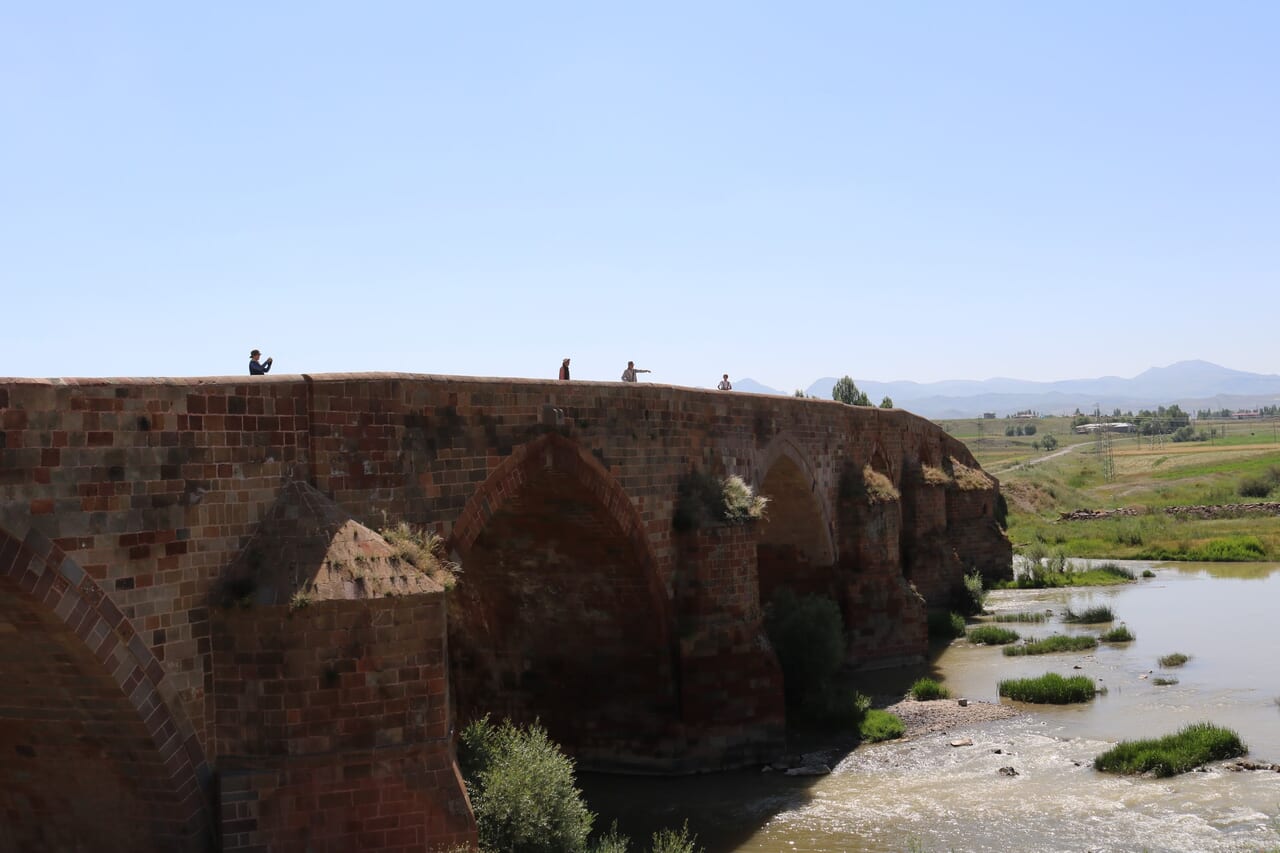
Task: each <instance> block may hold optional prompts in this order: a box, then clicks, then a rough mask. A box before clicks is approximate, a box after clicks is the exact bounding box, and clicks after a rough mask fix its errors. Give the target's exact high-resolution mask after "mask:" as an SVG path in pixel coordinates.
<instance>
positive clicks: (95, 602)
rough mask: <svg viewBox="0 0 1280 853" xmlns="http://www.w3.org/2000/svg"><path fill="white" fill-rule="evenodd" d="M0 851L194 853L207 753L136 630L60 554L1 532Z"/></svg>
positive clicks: (204, 816)
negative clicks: (183, 852) (181, 852)
mask: <svg viewBox="0 0 1280 853" xmlns="http://www.w3.org/2000/svg"><path fill="white" fill-rule="evenodd" d="M0 639H2V642H0V683H3V684H4V690H3V691H2V692H0V717H3V718H4V719H5V725H4V726H3V727H2V728H0V754H3V755H5V756H6V759H5V760H4V761H3V762H0V815H4V820H3V821H0V848H3V849H77V850H78V849H93V850H119V851H134V850H156V851H168V850H203V849H206V848H207V846H208V844H209V843H210V840H211V838H212V829H211V827H212V820H211V815H210V812H209V805H208V804H209V795H210V792H209V790H208V784H207V780H208V778H209V772H208V767H207V764H206V761H205V757H204V752H203V749H202V747H201V745H200V743H199V740H198V739H197V737H196V735H195V734H194V730H193V728H192V726H191V724H190V722H189V721H188V720H187V719H186V717H185V715H184V714H183V713H182V711H181V709H180V706H179V704H178V703H177V702H173V701H169V699H167V698H166V694H167V685H166V684H165V673H164V669H163V667H162V666H161V665H160V662H159V661H158V660H157V659H156V657H155V655H154V654H153V653H152V651H151V649H150V648H149V647H148V645H147V644H146V643H145V642H144V641H143V640H142V638H141V637H139V636H138V635H137V633H136V630H135V628H134V626H133V624H132V623H131V622H130V620H129V619H128V618H126V617H125V616H124V615H123V614H122V613H121V612H120V610H119V609H118V608H117V607H116V606H115V604H114V603H113V602H112V601H111V599H110V597H108V596H106V595H105V594H104V592H103V590H102V588H101V587H100V586H99V585H98V584H97V583H96V582H95V581H94V580H93V578H92V577H90V576H89V575H88V574H86V573H85V571H84V570H83V569H82V568H81V567H80V566H79V565H78V564H77V563H76V562H75V561H74V560H72V559H70V558H69V557H67V556H66V555H65V554H64V553H63V552H62V551H61V550H60V549H59V548H58V547H57V546H55V545H53V544H52V543H50V542H49V541H48V540H47V539H45V538H44V537H43V536H41V535H40V534H38V533H35V532H32V533H30V534H28V535H27V537H26V538H25V540H20V539H18V538H17V537H16V536H13V535H12V534H10V533H9V532H8V531H6V530H3V529H0Z"/></svg>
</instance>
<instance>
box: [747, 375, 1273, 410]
mask: <svg viewBox="0 0 1280 853" xmlns="http://www.w3.org/2000/svg"><path fill="white" fill-rule="evenodd" d="M854 381H855V382H856V383H857V385H858V389H859V390H861V391H865V392H866V394H867V396H868V397H870V398H871V401H872V402H873V403H879V402H880V401H881V400H882V399H884V397H885V395H888V396H889V397H891V398H892V399H893V402H894V405H896V406H898V407H899V408H902V409H908V410H910V411H912V412H915V413H916V414H918V415H923V416H924V417H926V418H969V417H979V416H981V415H982V414H983V413H984V412H994V413H995V414H996V416H997V417H1003V416H1004V415H1010V414H1013V413H1015V412H1020V411H1025V410H1027V409H1031V410H1032V411H1035V412H1039V413H1041V414H1046V415H1051V414H1052V415H1056V414H1071V413H1072V412H1074V411H1075V410H1076V409H1079V410H1080V411H1082V412H1091V411H1093V409H1094V407H1095V406H1098V407H1100V408H1101V409H1102V410H1103V411H1104V412H1110V411H1112V410H1113V409H1116V408H1119V409H1120V410H1121V411H1129V410H1131V409H1132V410H1134V411H1137V410H1138V409H1149V408H1154V407H1155V406H1167V405H1169V404H1170V403H1177V404H1178V405H1179V406H1181V407H1182V408H1183V409H1186V410H1187V411H1190V412H1194V411H1195V410H1197V409H1251V408H1256V407H1258V406H1262V405H1274V404H1276V403H1280V375H1276V374H1274V373H1247V372H1245V371H1242V370H1231V369H1230V368H1226V367H1220V366H1219V365H1216V364H1211V363H1210V362H1207V361H1180V362H1178V363H1176V364H1171V365H1169V366H1168V367H1153V368H1151V369H1150V370H1146V371H1143V372H1142V373H1140V374H1138V375H1137V376H1135V377H1133V378H1132V379H1123V378H1121V377H1119V376H1102V377H1099V378H1097V379H1063V380H1060V381H1057V382H1031V381H1028V380H1025V379H1006V378H996V379H984V380H982V381H977V380H971V379H949V380H944V381H942V382H907V381H898V382H875V381H872V380H863V379H857V378H855V379H854ZM835 384H836V379H835V378H834V377H830V376H827V377H823V378H822V379H819V380H817V381H816V382H814V383H813V384H812V385H810V386H809V387H808V388H806V389H805V393H806V394H808V395H809V396H812V397H821V398H822V399H824V400H830V399H831V389H832V388H833V387H835ZM733 387H734V389H736V390H738V391H749V392H754V393H757V394H788V393H791V392H785V391H778V390H776V389H773V388H769V387H768V386H765V385H761V384H760V383H759V382H756V381H755V380H753V379H736V380H734V383H733Z"/></svg>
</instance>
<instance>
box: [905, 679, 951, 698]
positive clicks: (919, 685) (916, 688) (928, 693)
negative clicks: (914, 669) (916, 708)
mask: <svg viewBox="0 0 1280 853" xmlns="http://www.w3.org/2000/svg"><path fill="white" fill-rule="evenodd" d="M911 695H912V696H913V697H914V698H915V699H916V701H918V702H928V701H929V700H930V699H949V698H950V697H951V691H950V690H948V689H947V688H945V687H943V686H942V685H941V684H939V683H938V682H937V681H935V680H934V679H932V678H917V679H916V682H915V684H912V685H911Z"/></svg>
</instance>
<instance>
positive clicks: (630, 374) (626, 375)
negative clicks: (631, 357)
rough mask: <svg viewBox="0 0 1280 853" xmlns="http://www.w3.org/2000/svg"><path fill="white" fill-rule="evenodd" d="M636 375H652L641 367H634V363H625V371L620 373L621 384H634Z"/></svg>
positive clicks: (650, 371)
mask: <svg viewBox="0 0 1280 853" xmlns="http://www.w3.org/2000/svg"><path fill="white" fill-rule="evenodd" d="M637 373H653V371H652V370H645V369H644V368H643V367H636V363H635V362H634V361H628V362H627V369H626V370H624V371H622V381H623V382H635V381H636V374H637Z"/></svg>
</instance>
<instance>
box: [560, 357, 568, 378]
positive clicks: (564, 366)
mask: <svg viewBox="0 0 1280 853" xmlns="http://www.w3.org/2000/svg"><path fill="white" fill-rule="evenodd" d="M560 378H561V379H562V380H564V381H565V382H568V381H569V359H567V358H566V359H565V360H564V361H562V362H560Z"/></svg>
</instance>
